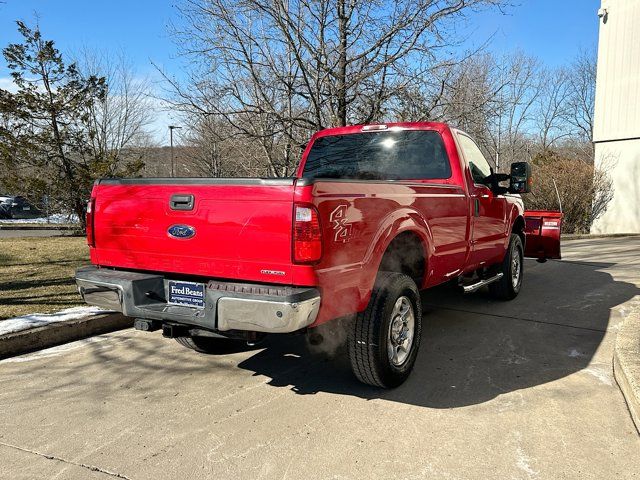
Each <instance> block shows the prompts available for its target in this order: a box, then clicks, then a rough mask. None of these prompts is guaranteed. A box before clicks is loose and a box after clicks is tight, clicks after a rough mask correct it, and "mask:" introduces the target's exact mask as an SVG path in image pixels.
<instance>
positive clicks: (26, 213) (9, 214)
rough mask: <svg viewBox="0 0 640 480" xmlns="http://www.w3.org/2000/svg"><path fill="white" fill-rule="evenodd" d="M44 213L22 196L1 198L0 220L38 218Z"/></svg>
mask: <svg viewBox="0 0 640 480" xmlns="http://www.w3.org/2000/svg"><path fill="white" fill-rule="evenodd" d="M41 216H42V212H41V211H40V210H38V209H37V208H36V207H35V206H33V205H32V204H30V203H29V202H28V201H27V199H26V198H24V197H20V196H16V197H14V196H4V197H0V219H13V218H15V219H18V218H37V217H41Z"/></svg>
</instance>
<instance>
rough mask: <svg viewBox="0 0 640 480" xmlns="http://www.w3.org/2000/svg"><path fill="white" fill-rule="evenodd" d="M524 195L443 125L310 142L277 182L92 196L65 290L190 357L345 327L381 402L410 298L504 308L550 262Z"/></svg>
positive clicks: (523, 177)
mask: <svg viewBox="0 0 640 480" xmlns="http://www.w3.org/2000/svg"><path fill="white" fill-rule="evenodd" d="M507 181H509V186H501V185H500V183H502V182H507ZM529 181H530V173H529V166H528V164H526V163H514V164H513V165H512V168H511V174H510V175H507V174H495V173H494V172H493V171H492V169H491V168H490V166H489V163H488V162H487V161H486V159H485V158H484V157H483V155H482V153H481V151H480V149H479V148H478V147H477V146H476V144H475V143H474V141H473V140H472V139H471V138H470V137H469V136H468V135H467V134H465V133H463V132H461V131H459V130H456V129H454V128H451V127H449V126H448V125H446V124H442V123H396V124H387V125H365V126H362V125H360V126H349V127H344V128H334V129H328V130H323V131H321V132H318V133H316V134H315V135H314V136H313V137H312V139H311V141H310V142H309V144H308V145H307V147H306V149H305V151H304V154H303V156H302V160H301V162H300V165H299V167H298V169H297V172H296V175H295V176H294V177H292V178H223V179H219V178H217V179H213V178H211V179H210V178H156V179H149V178H136V179H102V180H98V181H96V183H95V186H94V188H93V192H92V195H91V200H90V202H89V207H88V212H87V239H88V243H89V247H90V254H91V262H92V264H93V265H91V266H88V267H84V268H81V269H79V270H78V271H77V274H76V281H77V285H78V289H79V291H80V294H81V295H82V296H83V298H84V300H85V301H86V302H87V303H89V304H92V305H98V306H101V307H105V308H108V309H113V310H118V311H121V312H122V313H123V314H125V315H128V316H131V317H134V318H135V319H136V321H135V326H136V328H138V329H141V330H147V331H153V330H158V329H160V328H161V329H162V331H163V334H164V336H166V337H170V338H175V339H176V340H178V341H179V343H181V344H183V345H185V346H187V347H190V348H192V349H194V350H198V351H202V352H208V351H214V350H216V349H217V348H219V347H220V345H221V343H222V342H225V341H228V339H229V338H232V339H244V340H246V341H249V342H254V341H256V340H257V339H258V338H260V337H261V336H263V335H264V334H268V333H291V332H310V331H313V328H314V327H317V326H319V325H321V324H324V323H325V322H329V321H331V320H335V319H347V320H348V322H346V323H347V324H348V325H349V327H348V328H349V335H348V349H349V356H350V360H351V364H352V367H353V371H354V373H355V375H356V377H357V378H358V379H360V380H361V381H363V382H365V383H368V384H371V385H376V386H380V387H394V386H397V385H399V384H400V383H402V382H403V381H404V380H405V379H406V378H407V376H408V375H409V373H410V371H411V368H412V367H413V364H414V363H415V359H416V355H417V353H418V347H419V344H420V336H421V330H422V308H421V303H420V295H419V291H420V290H421V289H426V288H429V287H432V286H435V285H438V284H442V283H444V282H456V283H457V284H459V285H460V286H461V287H462V288H463V289H464V291H466V292H471V291H474V290H477V289H478V288H480V287H482V286H485V285H488V289H489V291H490V292H491V293H492V294H493V295H494V296H495V297H496V298H498V299H502V300H509V299H512V298H514V297H515V296H516V295H517V294H518V292H519V291H520V289H521V288H522V278H523V257H525V256H531V257H535V258H538V259H539V260H541V261H544V260H545V259H547V258H560V226H561V214H559V213H557V212H524V208H523V202H522V200H521V198H520V196H519V195H518V194H519V193H523V192H527V191H528V188H529Z"/></svg>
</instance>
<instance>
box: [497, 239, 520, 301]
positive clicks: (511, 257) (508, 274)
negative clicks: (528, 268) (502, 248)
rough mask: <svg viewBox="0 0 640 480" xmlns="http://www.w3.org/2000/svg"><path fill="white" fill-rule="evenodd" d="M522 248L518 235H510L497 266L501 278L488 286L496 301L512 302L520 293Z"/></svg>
mask: <svg viewBox="0 0 640 480" xmlns="http://www.w3.org/2000/svg"><path fill="white" fill-rule="evenodd" d="M523 267H524V247H523V245H522V239H521V238H520V236H519V235H517V234H515V233H512V234H511V238H510V239H509V248H507V252H506V254H505V256H504V259H503V260H502V263H501V264H500V265H499V269H498V272H501V273H502V278H501V279H500V280H498V281H497V282H493V283H492V284H490V285H489V293H491V295H493V297H494V298H497V299H498V300H513V299H514V298H516V297H517V296H518V293H520V288H521V287H522V277H523V273H524V268H523Z"/></svg>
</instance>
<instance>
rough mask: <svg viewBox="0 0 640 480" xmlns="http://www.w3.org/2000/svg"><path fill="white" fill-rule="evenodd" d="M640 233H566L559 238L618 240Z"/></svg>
mask: <svg viewBox="0 0 640 480" xmlns="http://www.w3.org/2000/svg"><path fill="white" fill-rule="evenodd" d="M639 235H640V233H594V234H590V233H567V234H565V235H561V236H560V240H584V239H587V238H620V237H637V236H639Z"/></svg>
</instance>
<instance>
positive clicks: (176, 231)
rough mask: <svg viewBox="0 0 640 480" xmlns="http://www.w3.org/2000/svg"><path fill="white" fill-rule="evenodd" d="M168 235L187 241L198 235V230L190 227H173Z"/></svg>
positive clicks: (168, 231)
mask: <svg viewBox="0 0 640 480" xmlns="http://www.w3.org/2000/svg"><path fill="white" fill-rule="evenodd" d="M167 233H168V234H169V236H170V237H173V238H180V239H187V238H191V237H193V236H194V235H195V234H196V229H195V228H193V227H191V226H189V225H171V226H170V227H169V229H168V230H167Z"/></svg>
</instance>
